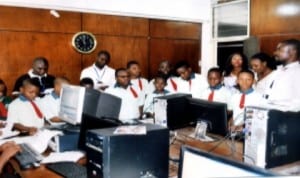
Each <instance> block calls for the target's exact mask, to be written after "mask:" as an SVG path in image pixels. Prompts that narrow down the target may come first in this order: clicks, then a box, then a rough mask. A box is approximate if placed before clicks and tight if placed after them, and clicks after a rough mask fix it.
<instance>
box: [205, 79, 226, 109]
mask: <svg viewBox="0 0 300 178" xmlns="http://www.w3.org/2000/svg"><path fill="white" fill-rule="evenodd" d="M201 99H204V100H208V101H212V102H213V101H215V102H221V103H226V104H227V105H228V104H229V102H230V99H231V92H230V91H229V90H228V89H227V88H225V87H224V86H223V85H222V84H219V85H217V86H215V87H208V88H206V89H205V90H204V92H203V93H202V95H201Z"/></svg>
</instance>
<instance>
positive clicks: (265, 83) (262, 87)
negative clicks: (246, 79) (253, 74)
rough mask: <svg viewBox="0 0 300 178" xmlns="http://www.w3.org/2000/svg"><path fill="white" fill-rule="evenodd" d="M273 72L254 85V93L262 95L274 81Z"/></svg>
mask: <svg viewBox="0 0 300 178" xmlns="http://www.w3.org/2000/svg"><path fill="white" fill-rule="evenodd" d="M274 76H275V72H274V71H273V72H271V73H270V74H269V75H267V76H265V77H264V78H262V79H261V80H259V81H258V82H257V83H256V85H255V91H257V92H258V93H261V94H262V95H264V94H265V93H266V91H267V89H268V87H269V85H270V84H271V82H272V81H273V80H274Z"/></svg>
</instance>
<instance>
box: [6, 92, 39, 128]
mask: <svg viewBox="0 0 300 178" xmlns="http://www.w3.org/2000/svg"><path fill="white" fill-rule="evenodd" d="M34 102H35V101H34ZM7 121H8V122H11V123H19V124H22V125H24V126H26V127H37V128H41V127H43V126H44V119H41V118H39V117H38V115H37V113H36V112H35V110H34V108H33V106H32V105H31V103H30V102H29V101H28V100H27V99H25V98H24V96H19V97H18V98H16V99H15V100H14V101H13V102H12V103H10V105H9V106H8V113H7Z"/></svg>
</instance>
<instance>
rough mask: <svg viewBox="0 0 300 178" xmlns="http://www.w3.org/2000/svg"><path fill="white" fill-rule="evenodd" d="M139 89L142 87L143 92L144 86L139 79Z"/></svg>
mask: <svg viewBox="0 0 300 178" xmlns="http://www.w3.org/2000/svg"><path fill="white" fill-rule="evenodd" d="M139 87H140V90H143V84H142V80H141V79H139Z"/></svg>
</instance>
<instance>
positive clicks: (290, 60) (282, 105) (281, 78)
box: [265, 39, 300, 111]
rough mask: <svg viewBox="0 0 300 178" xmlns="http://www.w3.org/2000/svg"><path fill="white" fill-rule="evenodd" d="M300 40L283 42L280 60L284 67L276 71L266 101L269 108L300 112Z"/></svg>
mask: <svg viewBox="0 0 300 178" xmlns="http://www.w3.org/2000/svg"><path fill="white" fill-rule="evenodd" d="M299 43H300V42H299V40H296V39H289V40H286V41H283V42H281V47H280V50H279V54H278V55H279V56H278V57H279V60H280V62H281V63H282V66H280V67H278V68H277V70H276V71H275V74H274V75H275V76H274V80H273V81H272V82H271V84H270V85H269V87H268V89H267V91H266V95H265V99H266V100H267V102H268V104H269V107H272V108H274V109H279V110H283V111H300V78H299V76H300V64H299V60H300V57H299V56H300V44H299Z"/></svg>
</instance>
